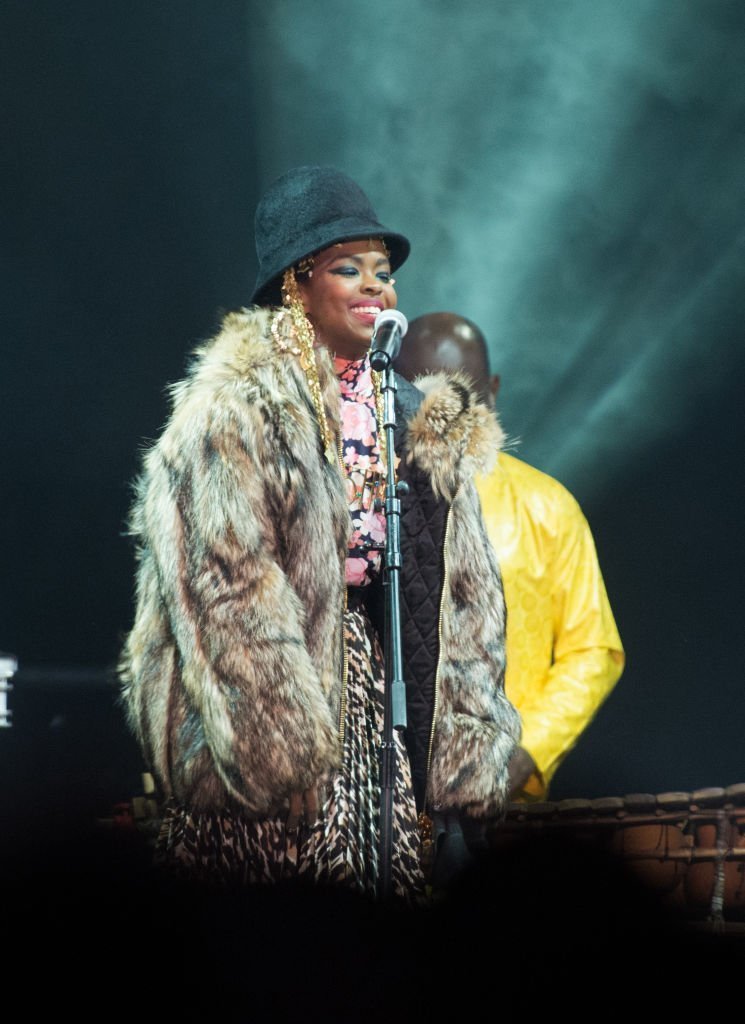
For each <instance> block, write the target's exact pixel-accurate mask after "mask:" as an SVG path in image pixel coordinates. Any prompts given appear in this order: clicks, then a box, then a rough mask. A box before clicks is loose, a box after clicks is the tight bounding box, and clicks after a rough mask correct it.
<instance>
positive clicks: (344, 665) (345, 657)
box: [337, 432, 349, 748]
mask: <svg viewBox="0 0 745 1024" xmlns="http://www.w3.org/2000/svg"><path fill="white" fill-rule="evenodd" d="M337 450H338V453H339V468H340V469H341V476H342V481H343V480H344V453H343V451H342V440H341V432H340V433H339V436H338V440H337ZM346 613H347V584H346V579H345V581H344V609H343V611H342V616H341V652H342V653H341V695H340V697H339V741H340V743H341V745H342V748H343V747H344V732H345V728H346V725H345V718H346V714H347V673H348V671H349V654H348V652H347V634H346V629H345V622H344V620H345V617H346Z"/></svg>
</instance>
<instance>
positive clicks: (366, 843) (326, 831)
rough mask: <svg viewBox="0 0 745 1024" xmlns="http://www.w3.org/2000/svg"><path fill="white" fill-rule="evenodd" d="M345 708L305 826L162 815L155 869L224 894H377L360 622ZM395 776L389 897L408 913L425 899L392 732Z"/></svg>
mask: <svg viewBox="0 0 745 1024" xmlns="http://www.w3.org/2000/svg"><path fill="white" fill-rule="evenodd" d="M345 631H346V642H347V654H348V671H347V705H346V716H345V732H344V750H343V759H342V766H341V770H340V771H339V772H338V773H337V774H336V775H335V776H334V777H333V778H332V779H331V781H330V783H329V785H328V786H327V789H326V796H325V799H324V801H323V813H322V815H321V817H320V820H319V821H318V822H317V823H316V824H315V825H313V826H306V825H303V824H302V823H301V825H300V827H299V828H298V829H297V830H294V831H293V830H290V829H288V828H287V827H286V824H285V817H284V816H281V817H273V818H264V819H258V820H256V819H248V818H243V817H242V816H241V815H240V814H239V813H236V812H231V811H220V812H219V813H218V812H214V813H192V812H191V811H190V810H189V809H188V808H187V807H184V806H173V805H171V806H169V807H167V808H166V811H165V814H164V818H163V824H162V828H161V830H160V835H159V837H158V841H157V846H156V862H157V863H158V864H159V865H161V866H165V867H168V868H174V869H176V871H177V872H178V873H180V874H183V875H184V876H185V877H188V878H191V879H195V880H200V881H218V882H220V881H224V882H226V883H230V884H235V883H239V884H249V885H254V884H261V883H282V882H291V881H297V880H307V881H309V882H314V883H321V884H335V885H336V884H338V885H341V886H347V887H350V888H352V889H355V890H358V891H359V892H361V893H364V894H365V895H370V896H373V895H375V893H376V891H377V885H378V867H379V860H380V852H379V834H380V833H379V812H380V791H379V781H378V774H379V773H378V756H379V746H380V742H381V739H382V735H383V699H384V663H383V657H382V653H381V649H380V643H379V640H378V636H377V634H376V632H375V630H374V629H373V626H372V623H371V622H370V619H369V618H368V616H367V614H366V612H365V611H364V610H363V609H361V608H358V607H353V608H350V609H349V610H348V611H347V612H346V616H345ZM394 737H395V742H396V750H397V758H396V760H397V770H396V776H395V787H394V795H393V827H392V844H391V845H392V856H391V892H392V893H393V895H394V896H395V897H397V898H400V899H403V900H405V901H407V902H410V903H418V902H419V901H420V899H422V898H423V896H424V892H425V885H424V877H423V875H422V871H421V867H420V863H419V852H420V850H419V846H420V844H419V832H418V827H417V815H416V805H415V802H414V794H413V790H412V786H411V772H410V769H409V762H408V757H407V754H406V748H405V746H404V743H403V740H402V738H401V736H400V734H399V733H398V732H397V731H395V732H394Z"/></svg>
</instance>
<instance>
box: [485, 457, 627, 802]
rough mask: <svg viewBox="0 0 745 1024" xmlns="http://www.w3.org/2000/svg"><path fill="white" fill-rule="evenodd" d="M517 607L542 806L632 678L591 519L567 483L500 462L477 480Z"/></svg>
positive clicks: (514, 682) (514, 622)
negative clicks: (626, 676)
mask: <svg viewBox="0 0 745 1024" xmlns="http://www.w3.org/2000/svg"><path fill="white" fill-rule="evenodd" d="M477 487H478V491H479V496H480V498H481V505H482V510H483V514H484V521H485V523H486V529H487V533H488V534H489V539H490V540H491V542H492V544H493V546H494V548H495V550H496V553H497V558H498V560H499V564H500V568H501V570H502V580H503V584H504V594H505V602H506V605H507V669H506V675H505V688H506V692H507V696H508V697H509V699H510V700H511V701H512V703H513V704H514V705H515V707H516V708H517V709H518V711H519V712H520V716H521V718H522V723H523V736H522V740H521V745H522V747H523V748H524V749H525V750H527V752H528V753H529V754H530V756H531V757H532V758H533V760H534V762H535V764H536V766H537V768H538V772H539V773H540V774H539V775H536V774H534V775H532V776H531V778H530V779H529V780H528V782H527V783H526V785H525V788H524V796H525V797H526V798H527V799H541V798H543V797H545V796H546V794H547V792H548V785H549V783H550V781H551V778H552V776H553V774H554V772H555V771H556V769H557V768H558V767H559V765H560V764H561V761H562V759H563V758H564V757H565V755H566V754H567V753H568V752H569V751H570V750H571V748H572V747H573V746H574V744H575V743H576V742H577V739H578V738H579V736H580V734H581V732H582V731H583V729H585V727H586V726H587V725H588V724H589V722H590V720H591V719H592V717H593V715H594V714H595V712H596V711H597V709H598V707H599V706H600V704H601V703H602V702H603V700H604V699H605V698H606V697H607V695H608V693H609V692H610V691H611V689H612V688H613V686H614V685H615V683H616V682H617V680H618V678H619V677H620V675H621V672H622V671H623V666H624V653H623V647H622V646H621V639H620V637H619V635H618V630H617V629H616V623H615V621H614V619H613V613H612V612H611V608H610V604H609V603H608V596H607V594H606V592H605V585H604V583H603V577H602V575H601V572H600V566H599V564H598V558H597V552H596V550H595V543H594V541H593V539H592V534H591V532H590V528H589V526H588V524H587V520H586V519H585V517H584V515H583V514H582V510H581V509H580V507H579V505H578V504H577V502H576V500H575V499H574V498H573V497H572V495H571V494H570V493H569V491H567V490H566V488H565V487H563V486H562V485H561V484H560V483H559V482H558V481H557V480H554V479H553V478H552V477H550V476H548V475H547V474H546V473H542V472H541V471H540V470H538V469H534V468H533V467H532V466H529V465H528V464H527V463H525V462H522V461H521V460H520V459H516V458H514V457H513V456H511V455H506V454H505V453H504V452H500V454H499V456H498V458H497V463H496V466H495V468H494V470H493V471H492V472H491V473H490V474H489V475H488V476H482V477H481V478H479V479H478V480H477Z"/></svg>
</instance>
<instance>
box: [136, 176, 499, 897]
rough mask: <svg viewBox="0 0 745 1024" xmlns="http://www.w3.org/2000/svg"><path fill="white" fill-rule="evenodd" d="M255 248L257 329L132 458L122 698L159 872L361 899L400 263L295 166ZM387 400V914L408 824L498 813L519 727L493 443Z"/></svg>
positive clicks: (463, 393) (400, 890)
mask: <svg viewBox="0 0 745 1024" xmlns="http://www.w3.org/2000/svg"><path fill="white" fill-rule="evenodd" d="M256 247H257V253H258V257H259V274H258V280H257V283H256V287H255V290H254V293H253V296H252V301H253V303H254V305H253V306H252V307H251V308H250V309H245V310H242V311H240V312H236V313H232V314H230V315H228V316H227V317H226V318H225V320H224V322H223V325H222V328H221V330H220V332H219V334H218V335H217V336H216V337H215V338H214V339H213V340H211V341H210V342H208V343H207V344H206V345H204V346H203V347H202V348H201V349H200V350H199V351H198V352H197V353H196V356H195V359H194V362H193V364H192V366H191V369H190V371H189V374H188V376H187V377H186V379H185V380H184V381H182V382H181V383H179V384H177V385H176V386H175V387H174V388H173V409H172V413H171V416H170V419H169V421H168V423H167V425H166V427H165V429H164V431H163V433H162V435H161V437H160V439H159V440H158V442H157V443H156V444H155V445H154V446H153V447H152V448H151V449H150V451H149V452H148V454H147V455H146V457H145V460H144V467H143V471H142V474H141V476H140V478H139V481H138V485H137V499H136V502H135V506H134V510H133V515H132V532H133V534H134V535H135V537H136V538H137V541H138V549H139V550H138V574H137V610H136V618H135V623H134V626H133V628H132V631H131V633H130V634H129V637H128V639H127V643H126V647H125V651H124V654H123V658H122V679H123V696H124V700H125V704H126V709H127V714H128V718H129V721H130V723H131V725H132V727H133V729H134V730H135V733H136V735H137V737H138V739H139V742H140V744H141V746H142V749H143V752H144V755H145V758H146V760H147V763H148V766H149V767H150V769H151V770H152V771H153V773H154V774H155V776H156V778H157V780H158V782H159V786H160V788H161V791H162V794H163V796H164V798H165V799H166V801H167V802H166V806H165V813H164V820H163V827H162V830H161V835H160V838H159V841H158V854H159V858H160V860H161V861H163V862H165V863H167V864H171V865H173V866H180V867H182V868H183V869H184V870H186V871H188V872H189V873H190V874H191V875H192V876H194V877H218V878H224V879H226V880H235V881H241V882H247V883H257V882H271V881H273V882H281V881H283V880H286V879H301V878H305V879H308V880H312V881H315V882H319V883H340V884H344V885H351V886H352V887H353V888H356V889H357V890H359V891H361V892H363V893H370V894H372V893H374V892H375V890H376V883H377V877H378V864H379V851H378V842H379V802H380V795H379V779H378V749H379V745H380V740H381V735H382V728H383V705H382V697H383V687H384V665H383V658H382V654H381V650H382V646H383V643H384V637H383V625H382V623H383V619H384V616H383V610H384V598H383V591H382V579H381V554H382V550H383V547H384V538H385V530H386V523H385V516H384V514H383V512H382V510H381V502H380V500H379V499H380V498H381V497H382V496H383V494H384V486H383V483H384V473H385V467H386V459H387V458H388V452H387V451H386V445H385V441H384V436H383V432H382V429H381V422H382V417H381V408H382V407H381V388H380V383H381V382H380V379H379V377H378V375H377V374H376V373H374V372H373V371H372V370H371V368H370V363H369V357H368V350H369V347H370V341H371V337H372V334H373V325H374V321H375V318H376V316H377V315H378V313H379V312H380V311H381V310H384V309H391V308H393V307H395V305H396V292H395V290H394V280H393V278H392V276H391V274H392V272H393V271H395V270H397V269H398V267H399V266H401V264H402V263H403V262H404V260H405V259H406V257H407V256H408V253H409V243H408V241H407V240H406V239H405V238H404V237H403V236H402V235H400V234H396V233H394V232H391V231H389V230H388V229H387V228H385V227H383V226H382V225H381V224H380V223H379V221H378V219H377V216H376V214H375V212H374V211H373V209H372V207H371V206H370V203H369V201H368V199H367V197H366V196H365V194H364V193H363V192H362V191H361V189H360V188H359V187H358V186H357V185H356V184H355V183H354V182H353V181H352V180H351V179H349V178H348V177H347V176H346V175H344V174H342V173H340V172H338V171H336V170H334V169H333V168H328V167H300V168H296V169H294V170H292V171H290V172H289V173H287V174H286V175H284V176H283V177H282V178H280V179H279V180H278V181H276V182H275V183H274V185H273V186H272V187H270V189H269V190H268V191H267V193H266V194H265V195H264V197H263V198H262V200H261V202H260V204H259V207H258V209H257V213H256ZM397 385H398V390H397V393H396V423H397V433H396V441H395V457H396V470H397V476H398V479H399V480H403V481H406V482H407V484H408V486H409V491H408V494H407V495H406V497H405V498H403V499H402V515H401V549H402V570H401V583H400V585H401V606H402V644H403V662H404V678H405V681H406V684H407V687H406V689H407V715H408V728H407V730H406V732H405V735H404V736H401V735H399V733H396V743H397V746H398V758H397V774H396V779H395V790H394V794H395V795H394V811H395V813H394V828H393V854H392V890H393V892H394V894H396V895H397V896H402V897H406V898H407V899H410V898H412V897H413V898H416V896H417V895H418V894H419V893H420V892H421V891H422V887H423V878H422V870H421V865H420V832H419V828H418V824H417V818H418V816H419V817H420V823H421V821H426V817H427V815H431V814H432V813H433V812H436V811H439V812H448V813H450V812H453V813H454V812H458V813H463V814H467V815H470V816H472V817H475V818H484V817H487V816H493V815H496V814H498V813H499V812H500V810H501V808H502V806H503V804H504V801H505V794H506V787H507V765H508V761H509V759H510V756H511V754H512V752H513V750H514V748H515V745H516V743H517V740H518V738H519V724H518V718H517V714H516V712H515V711H514V709H513V708H512V706H511V705H510V704H509V702H508V701H507V700H506V698H505V696H504V687H503V674H504V604H503V597H502V589H501V583H500V578H499V572H498V569H497V567H496V563H495V561H494V556H493V555H492V553H491V549H490V547H489V544H488V542H487V540H486V536H485V533H484V530H483V526H482V522H481V515H480V510H479V505H478V499H477V498H476V495H475V491H474V489H473V486H472V482H471V480H472V476H473V473H474V471H476V470H477V469H484V468H485V466H486V465H487V464H488V460H489V458H490V457H493V456H494V454H495V452H496V450H497V447H498V444H499V441H500V437H499V428H498V426H497V425H496V421H495V420H494V418H493V417H492V416H491V415H490V414H489V413H488V412H487V411H486V409H485V408H484V407H483V406H481V405H479V404H478V403H477V401H476V398H475V397H474V395H473V394H472V393H471V392H470V391H469V389H468V387H467V386H466V385H465V383H464V382H463V381H461V380H459V379H457V378H453V379H450V378H447V377H445V376H442V375H438V376H435V377H432V378H427V379H425V380H423V381H421V382H419V388H415V387H413V386H412V385H411V384H408V383H407V382H406V381H404V380H403V379H402V378H397Z"/></svg>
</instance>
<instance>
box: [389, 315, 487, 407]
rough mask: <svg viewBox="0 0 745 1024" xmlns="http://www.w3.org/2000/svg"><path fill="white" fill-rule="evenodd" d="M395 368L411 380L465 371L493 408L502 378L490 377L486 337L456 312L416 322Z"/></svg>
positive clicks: (418, 319)
mask: <svg viewBox="0 0 745 1024" xmlns="http://www.w3.org/2000/svg"><path fill="white" fill-rule="evenodd" d="M395 367H396V370H397V371H398V372H399V373H400V374H401V376H402V377H406V379H407V380H414V378H415V377H418V376H420V375H421V374H423V373H437V372H438V371H440V370H446V371H448V372H451V373H452V372H453V371H454V370H461V371H463V373H465V374H467V375H468V376H469V377H470V378H471V380H472V381H473V384H474V386H475V388H476V390H477V391H478V392H479V394H480V395H481V397H482V398H483V400H484V401H485V402H487V404H489V405H493V404H494V399H495V397H496V393H497V389H498V387H499V377H496V376H490V374H489V356H488V353H487V350H486V342H485V340H484V336H483V334H482V333H481V331H480V330H479V329H478V327H477V326H476V324H474V323H473V322H472V321H471V320H467V319H466V318H465V317H464V316H457V315H456V314H455V313H426V314H425V315H424V316H418V317H417V318H416V319H415V320H412V321H411V322H410V324H409V329H408V331H407V333H406V337H405V338H404V343H403V345H402V346H401V352H400V354H399V356H398V359H397V360H396V362H395Z"/></svg>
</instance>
